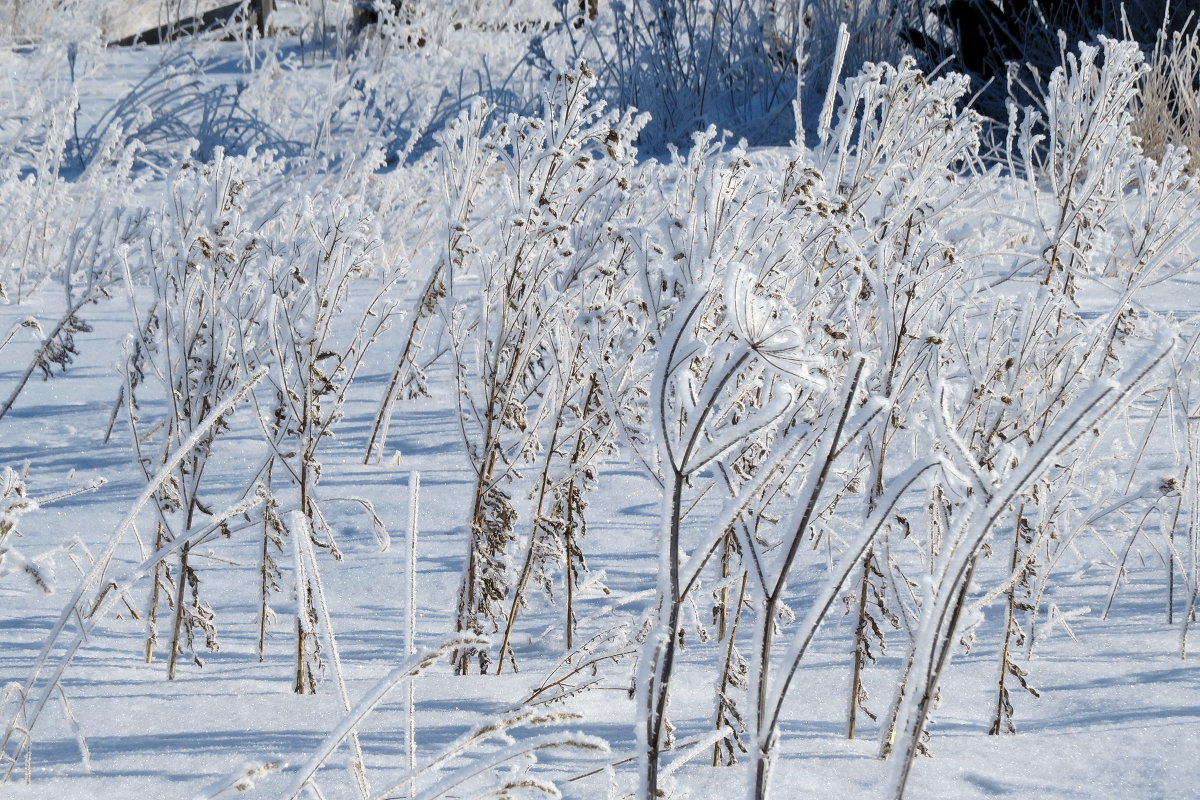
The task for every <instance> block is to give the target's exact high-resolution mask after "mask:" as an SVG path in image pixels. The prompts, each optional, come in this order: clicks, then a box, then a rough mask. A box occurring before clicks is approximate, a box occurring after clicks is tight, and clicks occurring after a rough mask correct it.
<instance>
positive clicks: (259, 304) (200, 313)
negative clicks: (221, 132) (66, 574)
mask: <svg viewBox="0 0 1200 800" xmlns="http://www.w3.org/2000/svg"><path fill="white" fill-rule="evenodd" d="M260 169H261V171H260ZM270 169H271V167H269V166H267V167H265V168H260V166H258V165H254V164H252V163H250V162H249V161H247V160H246V159H240V158H236V157H226V156H224V154H220V153H218V155H217V159H216V161H215V163H214V164H213V165H211V166H202V165H191V164H188V165H185V166H183V167H181V168H180V169H178V170H177V171H176V173H175V174H174V175H173V176H172V179H171V185H170V189H169V192H168V198H169V201H168V203H167V204H166V206H165V208H164V209H163V212H162V214H161V217H160V218H159V219H158V220H157V225H156V226H155V229H154V231H153V232H152V233H151V235H150V236H149V237H148V238H147V240H146V242H145V258H146V263H147V266H148V268H147V269H146V270H145V272H144V277H145V278H146V279H148V280H149V281H150V282H151V286H152V288H153V297H152V300H151V303H150V305H149V307H148V308H147V309H145V310H144V311H139V310H137V309H136V308H135V309H134V320H135V331H134V334H133V337H132V340H131V341H130V343H129V345H128V356H127V358H126V360H125V362H124V365H123V378H124V386H123V396H124V398H125V403H126V409H127V413H128V419H129V423H130V433H131V438H132V443H133V446H134V449H135V452H136V453H137V458H138V463H139V464H140V466H141V468H142V470H143V472H144V473H145V476H146V478H147V480H150V479H152V478H153V476H155V475H156V474H157V473H158V472H159V470H160V469H161V466H162V464H163V463H165V462H166V460H167V459H168V458H169V457H170V455H171V454H172V453H174V452H176V451H177V450H178V449H179V447H180V446H181V444H182V443H183V442H184V441H187V440H189V439H191V438H192V436H193V435H194V434H195V432H196V431H197V430H198V428H199V426H200V425H201V424H202V422H203V423H205V424H206V425H207V429H206V430H207V433H206V434H205V435H204V436H203V437H202V438H201V440H200V441H198V442H197V444H196V446H195V447H193V448H192V449H191V450H190V451H189V453H188V454H187V455H186V456H185V457H184V458H183V459H181V460H180V461H179V463H178V465H177V468H176V470H175V471H174V472H173V473H172V474H171V476H170V477H169V478H168V479H167V480H165V481H162V482H161V483H160V484H159V485H158V488H157V489H156V492H155V500H156V502H155V508H156V511H157V516H158V519H157V521H156V524H155V530H156V532H155V536H154V540H153V549H154V550H158V549H160V548H162V547H164V546H166V545H168V544H169V543H171V542H174V541H176V540H180V539H182V540H184V542H185V543H184V544H183V546H182V548H181V550H180V555H179V563H178V566H177V569H176V571H175V574H174V575H172V573H171V571H170V569H169V567H168V566H167V563H166V562H165V561H164V562H161V563H160V565H159V566H158V568H157V569H156V571H155V575H154V580H153V582H152V585H151V589H150V600H149V605H148V607H147V612H146V624H147V640H146V652H145V655H146V660H147V661H150V660H151V659H152V658H153V654H154V650H155V647H156V644H157V641H158V630H157V623H158V614H159V608H160V606H161V605H162V604H163V603H164V602H165V603H166V604H167V605H169V606H170V607H171V608H173V609H174V619H173V624H172V629H171V634H170V642H169V646H168V650H167V653H168V668H167V669H168V677H169V678H174V676H175V671H176V658H177V655H178V653H179V652H180V650H181V647H183V642H186V647H187V649H188V650H190V651H192V652H193V653H195V646H194V642H195V634H196V633H197V632H201V633H203V636H204V642H205V646H207V647H208V648H209V649H215V648H216V647H217V646H218V644H217V635H216V628H215V624H214V622H215V618H214V611H213V609H212V607H211V606H210V605H209V604H208V603H207V602H206V601H204V600H202V599H201V597H200V577H199V574H198V572H197V571H196V569H195V566H194V565H193V564H191V563H189V558H188V555H189V546H188V544H187V543H186V539H187V536H188V534H189V532H190V531H192V530H193V529H194V528H195V527H197V526H200V525H202V524H204V523H202V522H201V520H205V519H206V518H208V517H209V516H210V515H211V514H212V513H213V511H212V509H213V508H214V500H213V499H212V498H211V497H209V496H208V492H207V491H206V489H205V483H204V478H205V476H206V474H207V467H208V463H209V461H210V458H211V456H212V453H213V451H214V450H215V448H216V442H217V438H218V437H219V435H220V434H221V433H222V432H224V431H226V430H228V428H229V421H228V420H226V419H218V420H216V421H215V424H211V425H208V424H207V422H206V421H207V420H208V419H209V417H210V415H211V414H212V411H213V409H215V408H217V407H220V406H221V405H222V404H223V403H224V401H225V399H226V397H227V396H228V393H229V392H232V391H235V390H236V389H238V387H239V386H241V384H242V383H243V382H244V380H245V379H246V377H247V375H249V374H250V372H251V371H252V370H253V369H254V368H255V367H256V366H258V363H259V362H261V361H262V352H261V350H262V345H261V344H260V345H259V346H258V349H259V351H260V352H259V353H257V354H256V357H254V358H250V359H246V358H244V357H243V351H244V350H245V348H246V342H247V340H250V341H255V340H256V338H257V340H259V341H261V337H259V336H256V326H257V320H258V318H259V317H260V316H261V315H262V313H263V309H264V308H265V304H266V296H265V293H264V290H263V284H262V274H261V273H262V270H263V263H262V262H263V260H264V253H263V252H262V248H261V243H260V241H259V238H258V236H259V234H258V231H259V230H260V229H261V228H262V227H263V226H264V225H265V224H266V222H267V220H269V218H270V212H269V211H268V212H267V216H265V217H257V214H256V211H255V210H254V209H253V207H252V204H251V198H252V197H253V195H254V193H255V187H254V186H253V185H247V184H248V182H249V183H250V184H253V183H255V182H256V181H257V180H260V179H261V177H262V176H263V174H264V173H269V172H270ZM256 217H257V218H256ZM134 277H135V276H134V274H133V271H132V267H131V266H130V267H129V268H128V270H127V279H128V281H129V283H130V286H129V289H130V292H131V299H132V297H136V286H135V285H134ZM137 277H139V278H140V277H142V274H140V273H139V275H138V276H137ZM194 657H195V659H196V662H197V663H200V660H199V657H198V656H194Z"/></svg>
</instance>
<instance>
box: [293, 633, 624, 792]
mask: <svg viewBox="0 0 1200 800" xmlns="http://www.w3.org/2000/svg"><path fill="white" fill-rule="evenodd" d="M486 645H487V642H486V640H484V639H479V638H477V637H472V636H465V637H457V638H455V639H451V640H449V641H447V642H445V643H443V644H442V645H441V646H440V647H437V648H435V649H433V650H431V651H430V652H427V653H423V654H421V655H419V656H417V655H414V656H411V657H409V658H408V659H406V660H405V662H404V663H403V664H401V665H400V666H398V667H396V668H395V669H393V670H392V671H391V672H390V673H389V674H388V675H387V676H385V677H384V678H383V679H382V680H380V681H379V682H378V683H376V684H375V686H374V687H372V688H371V689H370V691H368V692H367V693H366V694H365V695H364V696H363V698H362V699H361V700H359V702H358V703H357V704H356V705H355V706H354V707H353V708H352V709H349V710H348V711H347V714H346V716H345V717H344V718H343V720H342V721H341V723H340V724H339V725H338V726H337V728H336V729H334V730H333V731H332V732H331V733H330V734H329V736H327V737H326V739H325V741H324V742H322V744H321V746H320V747H319V748H318V749H317V750H316V751H315V752H314V753H313V755H312V756H311V757H310V758H309V759H308V761H307V762H306V763H304V764H303V765H301V767H300V769H299V773H298V774H297V775H296V776H295V777H294V778H293V780H292V782H291V783H290V785H289V787H288V789H287V790H286V791H285V793H284V795H283V796H284V797H285V798H288V800H292V799H293V798H296V797H299V796H300V795H301V794H302V793H304V792H305V790H306V788H307V789H309V790H310V791H314V792H318V793H319V792H320V790H319V789H318V788H317V787H318V784H317V782H316V778H317V777H318V772H319V770H320V769H321V767H322V766H323V765H325V763H326V762H327V761H328V760H329V758H330V757H331V756H332V755H333V753H334V752H335V751H336V749H337V748H338V747H339V746H340V745H341V743H342V742H343V741H344V740H346V739H347V737H353V736H355V735H356V734H355V730H356V728H357V727H358V725H359V724H360V723H361V722H362V721H363V719H365V718H366V717H367V716H368V715H370V714H371V713H372V712H374V711H375V710H376V708H377V706H378V705H379V704H380V702H381V701H383V700H384V698H385V697H386V696H387V694H388V693H389V692H390V691H391V690H392V689H394V688H395V687H396V686H398V685H400V684H402V683H407V684H409V685H411V684H412V683H413V682H415V680H416V679H417V678H418V676H420V675H421V674H422V673H423V672H425V671H426V670H428V669H429V668H430V667H432V666H433V665H434V664H435V663H437V662H438V661H439V660H441V659H442V658H443V657H444V656H445V655H446V654H447V653H450V652H452V651H455V650H467V649H478V648H483V647H486ZM576 719H578V715H575V714H571V713H567V712H555V711H545V710H542V709H540V708H537V707H527V708H522V707H520V706H518V707H516V708H513V709H508V710H506V711H503V712H501V713H500V714H498V715H497V716H496V717H495V718H494V719H491V720H489V721H487V722H485V723H483V724H481V725H478V726H475V727H474V728H472V729H471V730H469V731H467V732H466V733H465V734H463V735H462V736H460V737H459V738H458V739H457V740H455V741H454V742H452V743H451V744H449V745H448V746H446V747H444V748H443V749H442V750H441V751H440V752H438V753H437V754H436V755H434V756H433V757H431V758H428V759H427V760H425V761H424V762H423V763H422V764H420V765H419V766H415V767H412V766H410V767H409V768H408V769H407V770H405V771H403V772H400V773H399V774H398V775H397V774H396V773H395V772H393V773H392V774H391V775H389V776H388V778H387V787H388V788H386V789H383V790H382V791H375V790H371V789H370V786H369V784H367V782H366V773H365V770H363V771H362V773H361V775H362V778H361V780H362V782H361V783H360V784H359V790H360V794H361V796H363V797H376V798H381V799H382V798H400V797H414V796H415V797H420V798H426V800H434V798H438V797H444V796H446V795H447V793H450V792H453V791H456V790H457V791H463V790H468V791H473V792H477V793H478V792H484V791H488V790H489V789H490V790H492V791H491V793H489V794H488V795H486V796H489V797H514V796H523V795H526V794H527V793H530V794H535V795H537V796H549V797H561V796H562V795H561V792H560V791H559V790H558V788H557V787H556V786H555V785H554V783H553V782H552V781H550V780H548V779H546V778H544V777H541V776H540V775H538V774H537V773H536V772H533V769H534V767H536V765H537V763H538V760H537V755H538V754H539V753H542V752H546V751H570V752H575V753H601V754H603V753H607V752H608V745H607V743H605V742H604V741H603V740H602V739H599V738H597V737H595V736H589V735H586V734H583V733H578V732H574V731H569V730H560V731H556V732H552V733H543V734H541V735H536V736H531V735H522V732H523V731H524V730H525V729H544V728H553V727H555V726H561V725H564V724H569V723H571V722H573V721H575V720H576ZM497 746H498V747H497ZM481 750H482V751H485V752H483V753H480V752H479V751H481ZM464 762H465V763H464ZM481 776H482V778H483V780H482V782H481ZM419 783H426V784H427V785H426V786H425V787H424V788H422V789H421V791H420V792H419V793H415V794H414V792H415V788H416V786H417V785H418V784H419ZM460 787H462V788H460ZM477 796H485V795H477Z"/></svg>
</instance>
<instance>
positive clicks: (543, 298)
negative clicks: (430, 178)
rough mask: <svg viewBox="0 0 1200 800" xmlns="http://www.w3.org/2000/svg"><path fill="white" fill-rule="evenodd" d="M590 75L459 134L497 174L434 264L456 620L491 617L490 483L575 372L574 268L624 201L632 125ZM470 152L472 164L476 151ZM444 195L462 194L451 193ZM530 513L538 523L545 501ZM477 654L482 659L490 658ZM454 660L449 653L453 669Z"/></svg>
mask: <svg viewBox="0 0 1200 800" xmlns="http://www.w3.org/2000/svg"><path fill="white" fill-rule="evenodd" d="M593 85H594V77H593V75H592V74H591V72H590V71H589V70H588V69H587V67H586V66H581V67H580V68H579V70H578V71H575V72H570V73H564V74H563V75H562V76H561V77H560V79H559V81H558V85H557V87H556V89H555V91H554V93H553V94H552V95H550V96H548V97H547V99H546V103H545V108H544V110H543V113H542V115H541V116H539V117H528V118H518V117H510V118H509V119H507V120H505V121H504V122H502V123H500V124H498V125H496V126H495V128H494V130H492V131H490V132H488V133H487V134H485V135H484V137H483V138H482V140H481V142H479V143H478V144H477V145H473V146H472V147H473V148H474V147H478V148H479V151H478V152H480V154H481V155H483V154H491V158H493V159H495V160H496V161H498V163H499V165H500V167H501V169H502V175H503V176H504V183H503V184H502V186H503V194H502V195H501V198H500V199H499V200H498V203H497V206H496V207H495V208H492V209H489V212H490V214H491V219H490V220H489V221H484V220H480V221H475V220H471V222H470V223H469V224H468V226H466V227H465V228H464V230H463V231H462V232H461V233H463V234H464V235H462V236H456V237H454V239H453V242H454V248H455V249H454V250H452V251H451V252H450V254H449V268H448V269H447V273H446V276H445V277H446V280H447V282H448V286H447V299H446V301H444V302H446V303H448V304H449V306H448V307H446V310H445V311H444V312H443V313H445V314H446V316H447V317H449V326H448V328H449V329H448V335H449V339H450V349H451V355H452V357H453V363H454V371H455V383H456V389H457V403H458V408H459V414H460V418H461V420H462V433H463V438H464V445H465V447H466V449H467V453H468V456H469V458H470V460H471V463H472V468H473V470H474V472H475V480H474V487H475V488H474V492H473V500H472V508H471V514H470V528H469V534H468V538H469V541H470V546H469V551H468V555H467V564H466V570H465V575H464V578H463V584H462V588H461V590H460V595H459V605H458V612H457V614H456V628H457V629H458V630H459V631H467V632H476V633H480V632H482V631H483V629H484V626H486V625H488V624H492V625H494V624H495V621H496V620H498V619H500V618H501V617H502V615H503V613H504V612H503V609H502V605H501V604H502V602H503V600H504V598H505V595H506V593H507V592H508V581H509V578H508V575H507V573H508V565H507V560H508V555H507V550H508V548H509V546H510V544H511V543H512V542H514V541H515V540H516V534H515V531H514V525H515V523H516V521H517V512H516V509H515V508H514V506H513V502H512V496H511V495H510V494H509V492H508V491H506V489H505V488H504V486H505V485H506V484H508V483H510V482H511V481H512V480H513V479H514V478H516V477H517V476H518V475H519V473H520V463H521V461H522V460H524V459H530V458H536V454H537V452H538V451H539V450H541V449H542V448H543V447H544V446H545V441H546V437H547V435H548V434H550V432H551V430H558V429H559V425H560V423H561V420H562V415H563V413H564V412H565V410H566V409H567V406H568V405H569V404H570V403H571V402H572V401H573V399H574V398H577V397H578V396H579V394H580V391H581V390H582V388H583V386H585V385H587V383H588V382H587V380H586V378H585V379H584V380H583V381H581V380H580V375H578V374H574V375H573V374H572V371H574V370H577V369H578V366H579V361H578V359H577V357H576V353H577V348H578V347H579V346H580V345H579V344H577V343H576V340H578V339H579V337H580V335H581V331H580V330H579V328H578V321H579V320H580V319H581V318H583V317H585V316H586V315H587V314H588V312H589V309H588V307H587V305H588V303H589V302H591V301H592V300H593V298H592V297H591V295H592V294H593V293H594V292H595V291H596V290H595V288H593V287H589V286H588V284H587V283H586V282H585V280H586V278H585V276H587V275H589V274H590V273H591V272H592V271H593V270H596V269H597V268H598V267H599V266H600V265H602V264H603V262H604V260H605V259H607V258H608V257H609V256H608V255H606V253H605V250H606V249H607V248H609V247H610V246H611V240H607V239H606V237H604V236H601V237H600V238H599V240H597V239H596V237H595V234H594V231H596V230H604V229H605V227H606V226H607V225H609V224H610V223H611V222H612V221H613V219H614V215H617V214H619V213H620V212H621V210H622V208H623V207H624V205H625V199H624V195H623V191H624V188H625V187H627V186H628V178H627V177H626V175H627V173H628V170H629V166H630V163H631V158H632V155H631V152H632V151H630V150H628V143H629V142H630V140H631V139H633V138H634V137H635V136H636V130H637V127H638V126H639V125H640V122H639V121H637V120H635V118H634V117H633V115H632V113H631V112H626V113H624V114H618V113H613V112H606V111H605V109H604V107H603V106H597V105H592V104H591V103H590V102H589V99H588V90H589V89H590V88H591V87H592V86H593ZM605 156H607V158H606V157H605ZM484 158H486V156H484ZM471 163H473V164H474V165H476V166H475V167H474V168H475V169H479V168H480V166H479V165H482V164H484V163H486V162H485V161H480V160H478V159H476V160H472V162H471ZM460 180H461V179H460V178H457V177H455V178H454V181H453V183H452V184H451V185H461V183H460ZM450 204H451V206H452V207H456V208H457V207H462V204H461V203H460V202H457V201H455V200H454V199H451V201H450ZM493 225H495V227H494V228H493V227H492V226H493ZM480 228H482V230H480ZM485 236H489V237H490V236H494V237H495V242H496V245H497V246H496V248H495V250H482V249H480V248H478V247H477V246H476V242H479V241H482V240H483V238H484V237H485ZM597 246H599V247H601V248H604V249H602V250H600V251H599V252H598V251H597ZM473 274H474V275H478V285H479V287H480V288H479V290H478V294H474V292H473V291H472V290H470V289H467V285H468V284H467V281H466V280H465V278H466V277H467V276H471V275H473ZM460 286H461V287H462V288H459V287H460ZM582 415H583V413H582V412H581V413H580V416H582ZM557 447H558V444H557V443H555V449H557ZM543 475H544V476H545V477H547V478H548V477H549V476H548V473H545V472H543ZM543 486H544V484H543ZM535 492H538V493H544V492H545V488H542V489H540V490H535ZM568 502H576V503H577V499H576V500H575V501H568ZM579 510H581V509H579V508H578V507H576V509H575V511H579ZM572 513H574V512H572ZM538 514H539V516H540V518H541V523H539V524H544V521H545V520H546V519H547V515H546V513H545V510H544V509H541V508H539V510H538ZM539 533H540V532H539ZM478 657H479V659H480V668H481V669H482V670H486V669H487V667H488V664H489V663H490V657H488V656H486V654H482V653H481V654H479V655H478ZM466 659H467V654H460V659H459V663H458V669H459V671H461V672H465V671H466V670H467V660H466Z"/></svg>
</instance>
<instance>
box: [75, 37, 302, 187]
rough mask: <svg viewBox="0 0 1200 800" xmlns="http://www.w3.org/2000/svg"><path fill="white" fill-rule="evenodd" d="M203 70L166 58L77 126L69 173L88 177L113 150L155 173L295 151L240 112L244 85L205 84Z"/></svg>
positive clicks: (181, 54) (197, 63) (180, 56)
mask: <svg viewBox="0 0 1200 800" xmlns="http://www.w3.org/2000/svg"><path fill="white" fill-rule="evenodd" d="M206 68H207V67H206V65H205V63H204V62H203V61H201V60H198V59H197V57H196V55H195V54H194V53H193V52H191V51H189V50H184V49H179V50H168V51H167V53H166V55H165V56H164V59H163V61H162V63H160V64H157V65H156V66H155V68H154V69H153V70H152V71H151V72H150V73H149V74H148V75H146V77H144V78H143V79H142V80H141V81H140V82H139V83H138V84H136V85H135V86H134V87H133V88H131V89H130V90H129V92H127V93H126V94H125V95H124V96H123V97H121V98H119V99H118V100H117V101H116V102H114V103H113V104H112V105H111V106H109V107H108V108H107V109H105V110H104V112H103V113H101V114H100V116H99V117H98V118H97V119H96V120H95V121H94V122H93V123H92V124H91V125H90V126H88V128H87V129H86V130H84V131H80V130H79V129H78V126H76V130H75V135H74V136H72V137H71V138H70V139H68V141H67V154H66V156H67V164H68V166H71V167H74V168H77V169H81V170H82V169H86V168H87V166H88V165H90V164H91V163H93V162H94V161H95V160H96V159H97V158H99V157H101V156H102V155H103V154H104V153H105V151H106V150H107V149H112V148H114V147H116V148H119V149H128V148H129V147H131V146H132V147H134V150H135V154H136V155H135V163H136V164H137V165H138V166H144V167H150V168H152V169H154V170H156V171H158V172H165V171H167V170H168V169H169V168H170V167H171V165H172V164H173V163H175V162H177V161H178V160H179V159H182V158H188V157H190V158H195V159H199V160H201V161H209V160H212V159H213V158H214V157H216V155H217V152H218V150H219V151H221V152H223V153H226V154H229V155H239V156H240V155H246V154H247V153H250V152H251V151H255V150H257V151H266V150H271V151H273V152H275V153H277V154H279V155H295V154H297V153H298V152H299V147H298V145H297V143H295V142H292V141H286V140H284V139H283V138H282V137H281V136H279V135H278V134H277V133H276V132H275V131H274V130H273V128H272V127H271V124H270V123H269V122H266V121H264V120H263V118H261V117H260V116H258V115H256V114H252V113H250V112H249V111H248V110H247V109H246V108H245V107H244V106H243V103H242V93H243V91H245V88H246V87H245V85H244V84H234V85H230V84H228V83H215V84H211V83H206V81H205V76H204V72H205V70H206ZM135 142H136V145H134V143H135Z"/></svg>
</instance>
